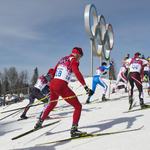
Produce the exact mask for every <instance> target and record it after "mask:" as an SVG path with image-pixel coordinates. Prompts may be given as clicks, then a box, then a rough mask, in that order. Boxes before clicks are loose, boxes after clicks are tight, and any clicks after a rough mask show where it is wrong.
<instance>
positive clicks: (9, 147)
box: [0, 77, 150, 150]
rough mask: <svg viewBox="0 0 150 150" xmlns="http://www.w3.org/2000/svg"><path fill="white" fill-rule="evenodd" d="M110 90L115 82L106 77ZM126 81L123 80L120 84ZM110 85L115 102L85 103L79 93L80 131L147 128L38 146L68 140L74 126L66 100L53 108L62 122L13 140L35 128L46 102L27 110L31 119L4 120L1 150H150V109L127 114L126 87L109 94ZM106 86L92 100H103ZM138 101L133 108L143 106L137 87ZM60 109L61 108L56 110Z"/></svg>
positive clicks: (0, 128) (0, 126) (76, 84)
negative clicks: (43, 104)
mask: <svg viewBox="0 0 150 150" xmlns="http://www.w3.org/2000/svg"><path fill="white" fill-rule="evenodd" d="M85 80H86V83H87V85H88V86H89V87H90V88H91V86H92V78H90V77H89V78H86V79H85ZM103 80H104V81H105V82H106V83H107V85H108V86H109V88H110V89H112V87H113V85H114V83H115V81H111V85H110V81H109V80H107V79H103ZM120 84H122V83H120ZM69 86H70V87H71V88H72V89H73V91H74V92H75V93H76V94H82V93H85V90H84V88H83V87H82V86H81V84H80V83H79V82H78V81H77V82H71V83H70V84H69ZM110 86H111V87H110ZM143 87H144V88H143V91H144V100H145V103H146V104H150V97H149V96H148V94H147V90H146V84H143ZM109 88H108V91H107V95H106V97H108V98H109V97H110V99H114V100H115V101H111V102H103V103H95V104H86V105H85V104H84V103H85V101H86V99H87V95H83V96H79V97H78V98H79V100H80V102H81V103H82V104H83V105H82V114H81V118H80V121H79V130H81V131H86V132H88V133H92V134H94V133H103V132H113V131H120V130H126V129H133V128H138V127H140V126H142V125H144V128H142V129H141V130H138V131H133V132H126V133H119V134H112V135H104V136H98V137H91V138H86V139H79V140H73V141H68V142H63V143H57V144H50V145H45V146H37V144H40V143H45V142H50V141H55V140H60V139H65V138H69V137H70V128H71V125H72V115H73V111H74V110H73V109H72V107H71V106H70V105H69V104H68V103H66V102H65V101H64V100H61V101H59V102H58V104H57V107H56V108H55V111H52V112H51V114H50V117H62V118H61V119H60V120H61V121H60V122H59V123H57V124H54V125H52V126H49V127H46V128H43V129H41V130H38V131H36V132H34V133H31V134H29V135H26V136H24V137H21V138H19V139H16V140H11V139H12V138H13V137H14V136H17V135H19V134H21V133H23V132H26V131H28V130H30V129H32V128H33V127H34V125H35V124H36V122H37V117H38V116H39V114H40V112H41V110H42V105H40V106H36V107H32V108H30V110H29V111H28V113H27V116H31V118H29V119H27V120H21V121H17V119H18V118H19V117H20V115H21V113H19V114H17V115H14V116H10V117H8V118H6V119H4V120H1V121H0V149H1V150H92V149H93V150H100V149H101V150H149V149H150V144H149V140H150V139H149V137H150V109H145V110H140V111H135V112H130V113H124V112H125V111H127V110H128V93H125V92H124V89H121V90H119V91H117V92H116V93H115V94H110V95H109ZM102 92H103V88H102V87H101V86H99V85H98V86H97V89H96V92H95V94H94V95H93V96H92V98H91V102H92V101H94V100H96V99H99V100H97V101H101V97H102ZM134 98H135V101H134V102H135V104H134V108H133V109H138V108H140V106H139V99H138V91H137V89H136V87H135V88H134ZM28 102H29V101H28V99H26V100H24V101H23V102H21V103H16V104H12V105H10V106H5V107H0V112H3V111H7V110H11V109H16V108H20V107H24V106H26V105H27V104H28ZM62 109H64V110H62ZM56 110H57V111H56ZM11 113H12V112H9V113H5V114H0V118H3V117H5V116H6V115H9V114H11ZM56 120H58V119H52V120H45V121H44V123H43V124H47V123H50V122H54V121H56Z"/></svg>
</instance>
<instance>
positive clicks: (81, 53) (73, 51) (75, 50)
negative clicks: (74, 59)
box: [72, 47, 83, 57]
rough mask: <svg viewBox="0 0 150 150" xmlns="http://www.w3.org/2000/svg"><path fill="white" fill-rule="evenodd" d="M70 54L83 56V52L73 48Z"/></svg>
mask: <svg viewBox="0 0 150 150" xmlns="http://www.w3.org/2000/svg"><path fill="white" fill-rule="evenodd" d="M72 53H76V54H80V55H81V57H82V56H83V51H82V48H81V47H74V48H73V50H72Z"/></svg>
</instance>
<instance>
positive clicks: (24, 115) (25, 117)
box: [20, 114, 28, 119]
mask: <svg viewBox="0 0 150 150" xmlns="http://www.w3.org/2000/svg"><path fill="white" fill-rule="evenodd" d="M20 118H21V119H28V117H27V116H26V114H22V115H21V116H20Z"/></svg>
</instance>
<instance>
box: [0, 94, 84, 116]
mask: <svg viewBox="0 0 150 150" xmlns="http://www.w3.org/2000/svg"><path fill="white" fill-rule="evenodd" d="M86 94H87V93H83V94H79V95H74V96H69V97H65V98H60V99H57V100H53V101H50V102H46V103H39V104H36V105H33V104H32V105H31V106H30V107H34V106H38V105H43V104H47V103H51V102H57V101H61V100H64V99H70V98H73V97H78V96H82V95H86ZM39 101H40V100H39ZM24 108H26V107H21V108H16V109H12V110H8V111H3V112H0V114H3V113H7V112H11V111H15V110H19V111H21V110H22V109H24Z"/></svg>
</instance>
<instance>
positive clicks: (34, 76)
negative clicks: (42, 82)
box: [31, 67, 39, 86]
mask: <svg viewBox="0 0 150 150" xmlns="http://www.w3.org/2000/svg"><path fill="white" fill-rule="evenodd" d="M38 78H39V72H38V68H37V67H36V68H35V69H34V74H33V77H32V80H31V83H32V85H33V86H34V84H35V83H36V81H37V79H38Z"/></svg>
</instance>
